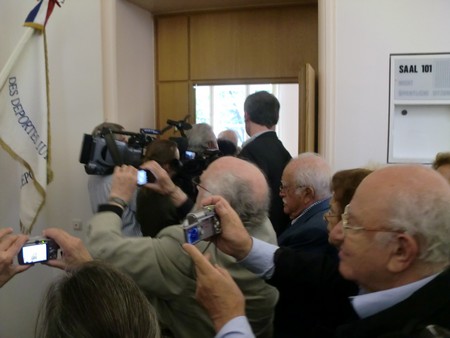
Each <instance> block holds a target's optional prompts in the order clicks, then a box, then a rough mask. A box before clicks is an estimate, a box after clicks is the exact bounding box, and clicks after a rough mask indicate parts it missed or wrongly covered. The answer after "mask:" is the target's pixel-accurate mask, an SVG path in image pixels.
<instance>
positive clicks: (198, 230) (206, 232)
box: [183, 205, 222, 244]
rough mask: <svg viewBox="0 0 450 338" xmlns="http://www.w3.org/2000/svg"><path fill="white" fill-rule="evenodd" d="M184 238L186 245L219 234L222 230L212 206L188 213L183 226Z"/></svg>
mask: <svg viewBox="0 0 450 338" xmlns="http://www.w3.org/2000/svg"><path fill="white" fill-rule="evenodd" d="M183 230H184V237H185V239H186V242H187V243H190V244H195V243H198V242H200V241H202V240H205V239H208V238H210V237H212V236H215V235H217V234H220V233H221V232H222V228H221V226H220V222H219V218H218V217H217V215H216V213H215V211H214V206H213V205H208V206H205V207H203V208H202V209H200V210H199V211H196V212H192V213H189V214H188V215H187V217H186V220H185V221H184V224H183Z"/></svg>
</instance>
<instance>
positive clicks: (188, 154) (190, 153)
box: [185, 150, 195, 160]
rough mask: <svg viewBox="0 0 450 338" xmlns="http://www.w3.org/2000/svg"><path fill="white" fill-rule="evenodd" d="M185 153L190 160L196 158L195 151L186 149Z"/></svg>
mask: <svg viewBox="0 0 450 338" xmlns="http://www.w3.org/2000/svg"><path fill="white" fill-rule="evenodd" d="M185 155H186V158H187V159H188V160H193V159H195V153H194V152H193V151H189V150H186V152H185Z"/></svg>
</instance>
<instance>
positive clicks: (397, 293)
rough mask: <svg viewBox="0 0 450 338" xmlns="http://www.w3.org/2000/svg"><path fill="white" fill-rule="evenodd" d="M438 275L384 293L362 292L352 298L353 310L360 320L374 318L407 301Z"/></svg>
mask: <svg viewBox="0 0 450 338" xmlns="http://www.w3.org/2000/svg"><path fill="white" fill-rule="evenodd" d="M437 275H438V274H435V275H432V276H429V277H426V278H423V279H420V280H418V281H416V282H414V283H410V284H406V285H403V286H399V287H397V288H392V289H388V290H383V291H377V292H371V293H364V292H365V291H364V290H361V291H360V294H359V295H358V296H354V297H350V299H351V301H352V306H353V309H354V310H355V312H356V313H357V314H358V316H359V317H360V318H366V317H369V316H372V315H374V314H376V313H378V312H381V311H383V310H386V309H387V308H389V307H391V306H394V305H396V304H398V303H400V302H401V301H403V300H405V299H406V298H408V297H409V296H411V295H412V294H413V293H414V292H415V291H417V290H418V289H420V288H421V287H422V286H424V285H425V284H427V283H429V282H430V281H431V280H433V279H434V278H435V277H436V276H437Z"/></svg>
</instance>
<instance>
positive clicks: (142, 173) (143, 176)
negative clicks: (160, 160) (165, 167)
mask: <svg viewBox="0 0 450 338" xmlns="http://www.w3.org/2000/svg"><path fill="white" fill-rule="evenodd" d="M155 181H156V177H155V175H153V173H152V172H151V171H150V170H145V169H139V170H138V173H137V185H144V184H147V183H154V182H155Z"/></svg>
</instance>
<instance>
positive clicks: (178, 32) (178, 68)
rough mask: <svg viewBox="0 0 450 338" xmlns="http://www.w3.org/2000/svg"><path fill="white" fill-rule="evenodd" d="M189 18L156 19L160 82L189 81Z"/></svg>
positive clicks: (181, 16) (183, 16)
mask: <svg viewBox="0 0 450 338" xmlns="http://www.w3.org/2000/svg"><path fill="white" fill-rule="evenodd" d="M188 22H189V20H188V17H187V16H185V15H180V16H173V17H172V16H171V17H160V18H157V19H156V44H157V48H156V60H157V63H156V64H157V74H158V80H159V81H173V80H187V79H188V77H189V68H188V64H189V58H188V57H189V55H188V50H189V46H188V41H189V39H188Z"/></svg>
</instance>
